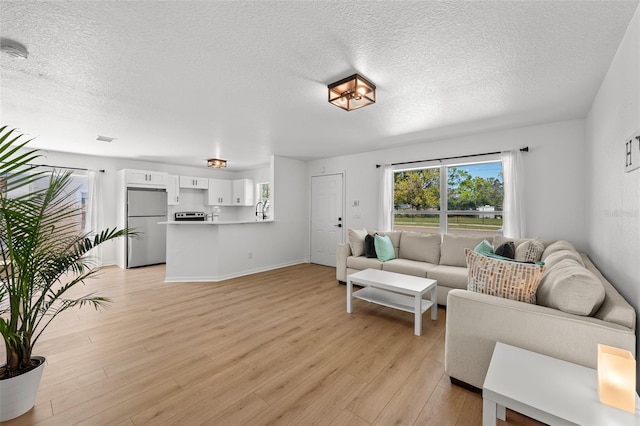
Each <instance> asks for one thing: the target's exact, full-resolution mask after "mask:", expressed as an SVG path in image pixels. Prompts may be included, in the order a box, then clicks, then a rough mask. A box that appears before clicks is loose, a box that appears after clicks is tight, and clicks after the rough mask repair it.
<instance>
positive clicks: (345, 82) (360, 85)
mask: <svg viewBox="0 0 640 426" xmlns="http://www.w3.org/2000/svg"><path fill="white" fill-rule="evenodd" d="M327 87H328V88H329V102H331V103H332V104H334V105H335V106H337V107H339V108H342V109H344V110H346V111H351V110H354V109H358V108H362V107H363V106H367V105H371V104H374V103H375V102H376V85H375V84H373V83H372V82H370V81H369V80H367V79H366V78H364V77H363V76H361V75H360V74H354V75H352V76H350V77H347V78H343V79H342V80H340V81H336V82H335V83H331V84H330V85H329V86H327Z"/></svg>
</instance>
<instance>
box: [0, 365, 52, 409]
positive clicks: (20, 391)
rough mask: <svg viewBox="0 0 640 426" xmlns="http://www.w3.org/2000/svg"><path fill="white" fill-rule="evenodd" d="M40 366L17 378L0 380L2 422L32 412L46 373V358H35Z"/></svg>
mask: <svg viewBox="0 0 640 426" xmlns="http://www.w3.org/2000/svg"><path fill="white" fill-rule="evenodd" d="M31 359H36V360H39V361H40V365H39V366H37V367H36V368H34V369H33V370H31V371H29V372H28V373H25V374H21V375H19V376H17V377H12V378H10V379H6V380H0V422H4V421H7V420H11V419H15V418H16V417H19V416H21V415H23V414H24V413H26V412H27V411H29V410H31V408H32V407H33V405H34V404H35V403H36V396H37V395H38V387H39V386H40V379H41V378H42V372H43V371H44V358H43V357H41V356H34V357H31Z"/></svg>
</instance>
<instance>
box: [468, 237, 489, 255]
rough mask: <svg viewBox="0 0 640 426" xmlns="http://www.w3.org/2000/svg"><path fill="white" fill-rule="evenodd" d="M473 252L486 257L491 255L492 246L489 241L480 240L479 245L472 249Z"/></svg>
mask: <svg viewBox="0 0 640 426" xmlns="http://www.w3.org/2000/svg"><path fill="white" fill-rule="evenodd" d="M473 251H475V252H476V253H480V254H483V255H485V256H488V255H490V254H493V246H492V245H491V243H490V242H489V241H487V240H482V241H481V242H480V244H478V245H477V246H476V248H474V249H473Z"/></svg>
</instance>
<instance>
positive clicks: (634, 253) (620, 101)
mask: <svg viewBox="0 0 640 426" xmlns="http://www.w3.org/2000/svg"><path fill="white" fill-rule="evenodd" d="M639 128H640V8H639V9H638V10H636V13H635V16H634V17H633V19H632V20H631V23H630V24H629V27H628V29H627V33H626V35H625V36H624V38H623V40H622V42H621V44H620V46H619V47H618V52H617V53H616V56H615V57H614V59H613V61H612V63H611V66H610V68H609V71H608V72H607V75H606V77H605V79H604V81H603V82H602V85H601V86H600V90H599V91H598V94H597V96H596V98H595V101H594V102H593V105H592V106H591V110H590V111H589V114H588V116H587V119H586V127H585V129H586V130H585V133H586V171H587V173H586V182H587V187H588V188H589V189H590V190H589V192H588V196H587V208H586V211H587V243H588V253H589V255H590V256H591V258H592V260H593V261H594V263H595V264H596V265H597V266H598V268H599V269H600V270H601V271H602V273H603V274H604V275H605V276H606V277H607V278H608V279H609V280H610V281H611V282H612V283H613V285H614V286H615V287H616V288H617V289H618V291H620V293H622V295H623V296H624V297H625V298H626V299H627V301H629V302H630V303H631V304H632V305H633V307H634V308H635V309H636V312H639V311H638V310H639V309H640V266H639V265H640V214H639V213H638V211H639V209H640V169H636V170H634V171H632V172H629V173H625V172H624V165H625V152H626V151H625V145H624V143H625V138H627V137H628V136H630V135H631V134H632V133H633V132H634V131H636V130H638V129H639ZM638 326H640V323H638V325H637V326H636V327H638ZM638 353H640V345H638ZM638 372H639V373H640V369H638ZM638 383H640V380H639V381H638Z"/></svg>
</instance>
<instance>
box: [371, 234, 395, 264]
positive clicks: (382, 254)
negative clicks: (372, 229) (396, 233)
mask: <svg viewBox="0 0 640 426" xmlns="http://www.w3.org/2000/svg"><path fill="white" fill-rule="evenodd" d="M373 244H374V245H375V247H376V255H377V256H378V260H379V261H380V262H386V261H387V260H392V259H395V258H396V252H395V250H394V249H393V244H392V243H391V238H389V237H388V236H387V235H378V234H376V235H375V236H374V240H373Z"/></svg>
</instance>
